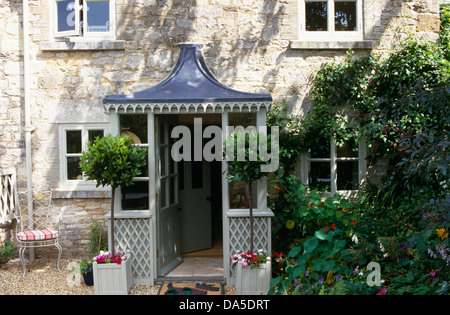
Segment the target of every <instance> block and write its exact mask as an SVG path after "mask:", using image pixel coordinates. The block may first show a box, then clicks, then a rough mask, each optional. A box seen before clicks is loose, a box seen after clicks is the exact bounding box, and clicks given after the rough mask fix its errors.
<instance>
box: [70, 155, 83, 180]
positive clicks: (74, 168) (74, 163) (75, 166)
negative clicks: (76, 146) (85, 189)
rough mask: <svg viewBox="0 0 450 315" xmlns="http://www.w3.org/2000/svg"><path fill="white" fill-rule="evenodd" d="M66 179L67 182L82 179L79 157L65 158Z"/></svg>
mask: <svg viewBox="0 0 450 315" xmlns="http://www.w3.org/2000/svg"><path fill="white" fill-rule="evenodd" d="M67 179H69V180H82V179H83V173H82V172H81V168H80V158H79V157H68V158H67Z"/></svg>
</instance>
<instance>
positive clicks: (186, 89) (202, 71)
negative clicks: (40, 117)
mask: <svg viewBox="0 0 450 315" xmlns="http://www.w3.org/2000/svg"><path fill="white" fill-rule="evenodd" d="M178 46H179V47H180V55H179V58H178V62H177V64H176V65H175V67H174V69H173V70H172V73H171V74H170V75H169V76H168V77H167V78H166V79H164V80H163V81H162V82H161V83H159V84H157V85H156V86H154V87H152V88H150V89H147V90H144V91H139V92H135V93H130V94H123V95H107V96H106V97H105V98H104V99H103V103H104V105H105V108H106V110H107V111H109V110H110V109H111V108H114V109H115V110H116V111H117V110H119V109H120V108H122V109H123V110H125V111H126V110H127V109H129V108H130V107H131V108H132V109H133V110H134V111H136V109H137V108H139V107H140V108H141V109H142V110H145V109H147V108H150V109H151V110H152V111H153V110H155V108H156V107H159V109H160V110H162V109H163V108H164V107H167V109H168V110H169V111H170V110H172V108H177V109H178V111H180V108H182V107H183V106H184V107H186V109H189V108H191V107H194V108H195V111H197V109H198V107H203V109H206V108H207V106H211V108H212V109H213V110H215V109H216V107H217V105H219V106H220V107H221V108H222V110H223V109H224V108H225V107H226V106H229V107H230V108H231V109H233V108H234V107H235V106H236V105H237V106H238V107H239V108H240V110H242V107H247V108H248V109H249V110H250V108H251V107H252V106H256V107H257V108H258V110H259V108H260V107H261V106H264V107H266V109H268V107H269V106H270V104H271V102H272V96H271V95H270V94H258V93H248V92H242V91H237V90H234V89H231V88H229V87H227V86H225V85H223V84H222V83H220V82H219V81H218V80H217V79H216V78H215V77H214V76H213V74H212V73H211V71H210V70H209V69H208V67H207V65H206V63H205V60H204V58H203V54H202V51H201V48H202V46H203V45H201V44H179V45H178Z"/></svg>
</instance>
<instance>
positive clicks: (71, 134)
mask: <svg viewBox="0 0 450 315" xmlns="http://www.w3.org/2000/svg"><path fill="white" fill-rule="evenodd" d="M66 144H67V153H81V151H82V145H81V130H70V131H66Z"/></svg>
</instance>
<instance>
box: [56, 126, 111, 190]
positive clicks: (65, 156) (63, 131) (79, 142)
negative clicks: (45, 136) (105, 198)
mask: <svg viewBox="0 0 450 315" xmlns="http://www.w3.org/2000/svg"><path fill="white" fill-rule="evenodd" d="M106 134H107V127H106V126H104V125H84V126H83V125H61V126H60V130H59V137H60V152H61V154H60V181H61V187H62V188H70V187H72V188H75V187H76V188H95V186H96V184H95V182H94V181H88V180H86V178H85V177H84V175H83V172H82V171H81V168H80V157H81V154H82V152H83V151H84V150H86V149H87V144H88V143H89V142H93V141H94V140H95V139H96V137H103V136H105V135H106Z"/></svg>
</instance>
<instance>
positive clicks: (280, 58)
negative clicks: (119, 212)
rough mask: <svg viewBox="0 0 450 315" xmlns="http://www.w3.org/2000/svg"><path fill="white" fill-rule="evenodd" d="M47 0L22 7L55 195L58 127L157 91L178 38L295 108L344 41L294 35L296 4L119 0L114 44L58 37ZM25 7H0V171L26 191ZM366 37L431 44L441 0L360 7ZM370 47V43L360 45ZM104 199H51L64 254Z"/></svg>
mask: <svg viewBox="0 0 450 315" xmlns="http://www.w3.org/2000/svg"><path fill="white" fill-rule="evenodd" d="M50 3H51V0H32V1H30V59H31V60H30V72H31V80H30V81H31V82H30V83H31V108H32V111H31V117H32V118H31V119H32V125H33V126H34V127H35V131H34V132H33V134H32V143H33V148H32V158H33V185H34V186H36V187H39V188H50V189H58V188H60V184H59V143H58V137H59V135H58V126H59V124H62V123H94V122H95V123H99V122H108V121H109V118H108V116H107V115H106V114H105V113H104V110H103V105H102V99H103V97H104V96H105V95H106V94H122V93H127V92H134V91H139V90H143V89H146V88H149V87H151V86H154V85H156V84H157V83H159V82H160V81H161V80H162V79H164V78H165V77H166V76H167V75H168V74H169V73H170V71H171V69H172V68H173V67H174V65H175V62H176V60H177V58H178V47H177V46H176V44H178V43H180V42H196V43H202V44H204V47H203V53H204V56H205V59H206V62H207V64H208V66H209V67H210V69H211V71H212V72H213V73H214V75H215V76H216V77H217V78H218V80H219V81H221V82H222V83H224V84H226V85H228V86H230V87H232V88H235V89H238V90H242V91H247V92H268V93H271V94H272V95H273V97H274V99H275V100H286V101H288V102H289V103H290V104H292V106H293V110H294V111H295V112H304V111H305V110H307V109H308V107H309V102H308V101H307V98H306V95H307V91H308V89H309V87H310V84H311V79H312V78H313V77H314V74H315V72H316V71H317V69H318V68H319V67H320V65H321V64H322V63H324V62H326V61H329V60H332V59H341V58H344V57H345V54H346V49H347V48H348V47H350V46H348V43H341V42H336V43H329V42H322V43H320V42H319V43H314V44H311V43H308V42H304V41H302V40H301V38H299V35H298V28H299V25H298V21H299V18H298V0H279V1H265V0H187V1H185V0H183V1H182V0H131V1H130V0H116V21H117V32H116V41H113V42H106V43H104V42H76V43H64V42H56V41H55V39H54V38H53V37H52V36H51V25H50V7H49V5H50ZM21 5H22V2H21V1H18V0H0V24H1V25H2V26H3V27H2V28H1V29H0V93H1V95H2V98H0V126H1V129H0V167H10V166H12V167H16V168H17V172H18V181H19V187H24V186H25V179H26V178H25V176H26V175H25V165H24V159H25V158H24V156H25V153H24V146H25V144H24V132H23V130H22V127H23V124H24V123H23V119H24V117H23V115H24V114H23V110H24V108H23V79H22V76H23V69H22V67H23V63H22V60H23V58H22V57H23V56H22V44H23V39H22V25H21V22H22V8H21ZM363 12H364V40H366V41H365V42H361V43H359V46H357V47H360V48H363V49H355V53H356V55H357V56H358V55H362V54H365V53H367V52H368V50H367V49H366V48H367V47H371V46H372V47H373V50H374V51H375V52H377V53H379V54H383V53H386V52H389V51H390V50H391V49H393V47H394V45H395V44H396V43H399V42H400V41H401V40H403V39H404V38H406V37H407V36H408V35H410V34H414V35H415V36H422V37H424V38H427V39H431V40H436V39H437V36H438V35H437V32H438V30H439V14H438V0H417V1H405V0H403V1H402V0H390V1H388V0H365V1H364V6H363ZM367 40H370V41H373V42H372V43H368V42H367ZM107 200H108V199H107V198H106V199H102V198H82V199H72V198H66V197H65V195H64V193H62V195H61V196H60V197H59V198H57V200H56V203H57V206H58V209H59V210H60V211H61V213H62V214H63V221H65V223H64V234H63V235H64V239H63V242H64V243H63V247H64V249H65V253H66V254H67V253H68V252H73V253H77V254H78V253H79V252H80V251H83V250H84V249H85V248H87V247H86V246H87V245H86V244H87V243H86V235H87V232H86V231H87V229H88V225H89V222H90V221H91V220H97V219H100V218H101V217H102V215H103V214H104V213H106V212H108V210H109V205H108V202H109V201H107Z"/></svg>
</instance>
